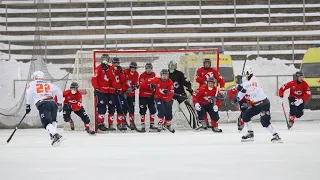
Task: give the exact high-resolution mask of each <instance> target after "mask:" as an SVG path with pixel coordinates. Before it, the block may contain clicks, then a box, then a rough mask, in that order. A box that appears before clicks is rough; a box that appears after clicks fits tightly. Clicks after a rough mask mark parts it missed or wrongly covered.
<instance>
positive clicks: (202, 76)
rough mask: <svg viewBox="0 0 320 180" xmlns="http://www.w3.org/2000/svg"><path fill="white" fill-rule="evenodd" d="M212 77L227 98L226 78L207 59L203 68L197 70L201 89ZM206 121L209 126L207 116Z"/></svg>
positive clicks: (197, 79) (222, 94) (197, 78)
mask: <svg viewBox="0 0 320 180" xmlns="http://www.w3.org/2000/svg"><path fill="white" fill-rule="evenodd" d="M210 77H212V78H214V79H216V80H217V83H218V84H219V85H220V91H219V92H220V94H221V96H222V97H225V96H226V90H225V81H224V78H223V77H222V76H221V75H220V73H219V72H218V71H217V70H216V69H215V68H212V67H211V60H210V59H209V58H205V59H204V61H203V67H201V68H199V69H198V70H197V76H196V81H197V82H198V83H199V87H201V85H203V84H206V80H207V79H208V78H210ZM205 121H206V123H207V125H208V124H209V123H208V116H205Z"/></svg>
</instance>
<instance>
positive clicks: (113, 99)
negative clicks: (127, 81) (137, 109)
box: [108, 94, 124, 114]
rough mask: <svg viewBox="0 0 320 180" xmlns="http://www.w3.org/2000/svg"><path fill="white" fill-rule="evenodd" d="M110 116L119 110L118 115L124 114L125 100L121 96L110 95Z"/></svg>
mask: <svg viewBox="0 0 320 180" xmlns="http://www.w3.org/2000/svg"><path fill="white" fill-rule="evenodd" d="M108 108H109V114H114V113H115V110H116V109H117V113H118V114H123V108H124V99H123V95H121V94H110V101H109V104H108Z"/></svg>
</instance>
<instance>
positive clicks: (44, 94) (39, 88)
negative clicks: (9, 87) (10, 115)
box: [26, 80, 63, 104]
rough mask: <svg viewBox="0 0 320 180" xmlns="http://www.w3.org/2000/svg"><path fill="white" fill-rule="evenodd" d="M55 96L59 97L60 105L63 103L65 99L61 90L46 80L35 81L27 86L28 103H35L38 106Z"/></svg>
mask: <svg viewBox="0 0 320 180" xmlns="http://www.w3.org/2000/svg"><path fill="white" fill-rule="evenodd" d="M53 95H56V96H57V98H58V103H62V101H63V97H62V91H61V89H60V88H58V87H57V86H55V85H53V84H51V83H47V82H46V81H44V80H34V81H32V82H30V83H29V85H28V86H27V92H26V96H27V97H26V103H27V104H31V103H32V102H34V103H35V104H36V103H37V102H38V101H39V100H44V99H50V98H53V97H54V96H53Z"/></svg>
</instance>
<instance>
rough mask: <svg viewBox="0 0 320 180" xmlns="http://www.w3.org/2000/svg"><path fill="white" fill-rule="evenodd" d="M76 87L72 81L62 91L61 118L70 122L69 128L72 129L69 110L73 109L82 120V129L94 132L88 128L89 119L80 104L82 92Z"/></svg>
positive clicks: (89, 132)
mask: <svg viewBox="0 0 320 180" xmlns="http://www.w3.org/2000/svg"><path fill="white" fill-rule="evenodd" d="M78 88H79V85H78V83H76V82H72V83H71V85H70V89H68V90H65V91H64V92H63V97H64V102H63V119H64V121H65V122H70V127H71V130H74V123H73V121H72V119H71V112H72V111H73V112H74V113H75V114H76V115H78V116H79V117H80V118H81V120H82V121H83V123H84V129H85V130H86V131H87V133H88V134H92V135H93V134H95V132H94V131H92V130H91V129H90V126H89V123H90V119H89V116H88V115H87V113H86V111H85V109H84V108H83V106H82V94H81V92H80V91H78Z"/></svg>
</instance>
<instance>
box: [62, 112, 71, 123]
mask: <svg viewBox="0 0 320 180" xmlns="http://www.w3.org/2000/svg"><path fill="white" fill-rule="evenodd" d="M70 119H71V116H70V114H65V113H64V112H63V120H64V121H65V122H69V121H70Z"/></svg>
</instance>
